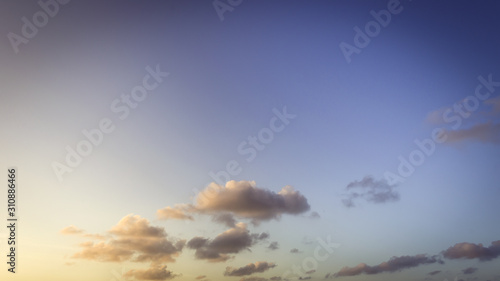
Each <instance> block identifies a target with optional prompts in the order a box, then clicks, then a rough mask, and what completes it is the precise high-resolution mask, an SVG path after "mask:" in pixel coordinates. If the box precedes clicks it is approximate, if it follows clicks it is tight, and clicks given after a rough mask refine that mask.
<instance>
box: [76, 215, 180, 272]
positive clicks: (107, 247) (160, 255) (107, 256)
mask: <svg viewBox="0 0 500 281" xmlns="http://www.w3.org/2000/svg"><path fill="white" fill-rule="evenodd" d="M108 233H109V234H110V236H111V238H110V239H108V241H103V242H99V243H94V242H91V241H88V242H84V243H81V244H80V247H81V248H82V250H81V251H80V252H77V253H75V254H74V255H73V256H72V257H73V258H77V259H87V260H96V261H104V262H121V261H127V260H131V261H135V262H152V263H155V264H157V263H165V262H173V261H174V260H175V259H174V257H176V256H177V255H179V254H180V252H181V251H182V248H183V247H184V244H185V241H184V240H178V241H171V240H169V239H167V234H166V233H165V230H164V229H163V228H161V227H155V226H151V225H150V224H149V221H148V220H147V219H145V218H141V217H140V216H134V215H127V216H125V217H124V218H122V219H121V220H120V221H119V222H118V224H117V225H115V226H113V227H112V228H111V229H110V230H109V231H108Z"/></svg>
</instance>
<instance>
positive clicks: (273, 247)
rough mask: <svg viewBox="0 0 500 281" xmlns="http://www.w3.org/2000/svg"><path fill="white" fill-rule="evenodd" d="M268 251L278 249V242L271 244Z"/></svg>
mask: <svg viewBox="0 0 500 281" xmlns="http://www.w3.org/2000/svg"><path fill="white" fill-rule="evenodd" d="M267 248H268V249H269V250H278V249H279V248H280V246H279V244H278V241H274V242H271V244H269V246H268V247H267Z"/></svg>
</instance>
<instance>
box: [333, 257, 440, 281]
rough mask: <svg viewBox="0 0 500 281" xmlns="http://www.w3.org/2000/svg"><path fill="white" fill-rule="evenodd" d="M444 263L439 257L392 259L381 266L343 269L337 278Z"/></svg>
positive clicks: (358, 266) (364, 265) (337, 274)
mask: <svg viewBox="0 0 500 281" xmlns="http://www.w3.org/2000/svg"><path fill="white" fill-rule="evenodd" d="M432 263H443V262H442V261H441V260H440V259H439V257H438V256H427V255H415V256H401V257H392V258H391V259H389V260H388V261H386V262H383V263H381V264H379V265H375V266H369V265H367V264H365V263H360V264H358V265H357V266H355V267H343V268H342V269H341V270H340V271H339V272H337V273H335V274H334V276H335V277H341V276H356V275H360V274H362V273H365V274H378V273H382V272H395V271H399V270H401V269H405V268H411V267H417V266H419V265H422V264H432Z"/></svg>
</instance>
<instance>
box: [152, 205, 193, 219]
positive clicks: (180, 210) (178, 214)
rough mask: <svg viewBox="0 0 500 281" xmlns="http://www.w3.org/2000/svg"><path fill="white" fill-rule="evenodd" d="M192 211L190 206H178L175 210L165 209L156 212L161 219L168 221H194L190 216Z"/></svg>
mask: <svg viewBox="0 0 500 281" xmlns="http://www.w3.org/2000/svg"><path fill="white" fill-rule="evenodd" d="M191 209H192V207H190V206H189V205H186V204H177V205H175V206H174V207H173V208H172V207H168V206H167V207H165V208H163V209H159V210H158V211H156V215H157V217H158V218H159V219H162V220H168V219H178V220H193V216H191V215H190V214H189V211H190V210H191Z"/></svg>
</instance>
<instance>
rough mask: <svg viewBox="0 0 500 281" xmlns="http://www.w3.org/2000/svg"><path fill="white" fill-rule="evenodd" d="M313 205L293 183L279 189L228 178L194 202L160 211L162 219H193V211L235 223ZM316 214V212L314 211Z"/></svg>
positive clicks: (255, 221)
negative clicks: (239, 220)
mask: <svg viewBox="0 0 500 281" xmlns="http://www.w3.org/2000/svg"><path fill="white" fill-rule="evenodd" d="M309 209H310V206H309V204H308V202H307V199H306V198H305V197H304V196H303V195H302V194H300V192H298V191H296V190H294V189H293V188H292V187H291V186H285V187H283V188H282V189H281V190H280V191H279V192H278V193H276V192H273V191H271V190H267V189H263V188H259V187H257V186H256V183H255V182H254V181H228V182H227V183H226V185H225V186H221V185H218V184H216V183H211V184H210V185H208V186H207V187H206V188H205V189H204V190H203V191H202V192H200V193H199V194H198V195H197V197H196V202H195V204H194V205H176V206H174V207H173V208H172V207H165V208H163V209H160V210H158V211H157V215H158V218H159V219H193V217H192V214H210V215H213V216H214V217H213V219H214V221H215V222H219V223H223V224H225V225H227V226H230V227H233V226H234V225H235V223H236V219H235V218H234V217H238V218H245V219H250V220H252V222H254V223H256V224H257V223H259V222H261V221H266V220H271V219H279V218H280V217H281V216H282V215H283V214H289V215H298V214H301V213H304V212H306V211H308V210H309ZM311 216H312V217H313V218H316V217H318V216H319V215H318V214H317V213H313V214H311Z"/></svg>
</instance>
